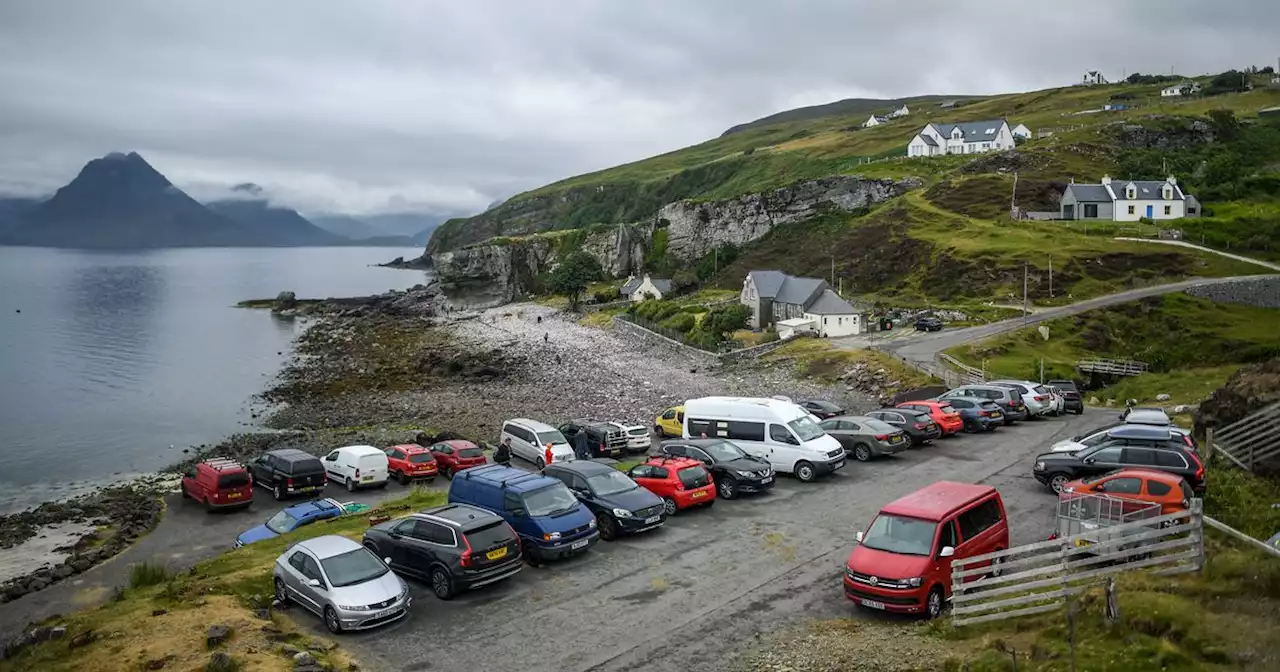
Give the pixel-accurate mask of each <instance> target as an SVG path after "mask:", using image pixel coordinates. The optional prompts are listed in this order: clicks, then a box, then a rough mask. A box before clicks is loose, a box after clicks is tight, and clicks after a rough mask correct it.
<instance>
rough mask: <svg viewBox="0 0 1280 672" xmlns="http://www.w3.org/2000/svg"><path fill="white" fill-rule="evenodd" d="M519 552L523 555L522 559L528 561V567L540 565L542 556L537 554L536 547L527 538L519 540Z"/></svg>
mask: <svg viewBox="0 0 1280 672" xmlns="http://www.w3.org/2000/svg"><path fill="white" fill-rule="evenodd" d="M520 552H521V555H523V556H524V561H525V562H527V563H529V566H530V567H538V566H540V565H542V556H540V555H538V549H537V548H535V547H534V545H533V544H532V543H531V542H529V541H528V540H526V539H521V540H520Z"/></svg>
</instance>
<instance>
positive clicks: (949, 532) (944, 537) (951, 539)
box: [935, 520, 957, 553]
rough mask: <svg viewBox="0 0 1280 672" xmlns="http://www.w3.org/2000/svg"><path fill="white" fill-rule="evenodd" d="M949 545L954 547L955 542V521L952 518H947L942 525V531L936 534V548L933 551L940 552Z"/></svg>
mask: <svg viewBox="0 0 1280 672" xmlns="http://www.w3.org/2000/svg"><path fill="white" fill-rule="evenodd" d="M948 546H950V547H951V548H955V547H956V546H957V543H956V523H955V521H954V520H948V521H947V522H945V523H943V525H942V533H941V534H939V535H938V548H937V549H936V551H935V552H937V553H941V552H942V549H944V548H946V547H948Z"/></svg>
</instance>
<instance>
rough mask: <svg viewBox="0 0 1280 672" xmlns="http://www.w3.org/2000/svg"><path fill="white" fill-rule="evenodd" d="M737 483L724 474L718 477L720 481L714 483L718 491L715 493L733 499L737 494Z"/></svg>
mask: <svg viewBox="0 0 1280 672" xmlns="http://www.w3.org/2000/svg"><path fill="white" fill-rule="evenodd" d="M737 485H738V484H737V483H734V482H733V479H732V478H729V477H728V476H725V477H724V478H721V479H720V482H718V483H716V490H717V491H718V493H717V494H719V495H720V496H721V497H723V498H725V499H733V498H734V497H737V496H738V489H737Z"/></svg>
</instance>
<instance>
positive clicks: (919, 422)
mask: <svg viewBox="0 0 1280 672" xmlns="http://www.w3.org/2000/svg"><path fill="white" fill-rule="evenodd" d="M867 417H868V418H875V419H876V420H883V421H884V422H887V423H889V424H891V425H893V426H894V427H897V428H898V429H901V430H902V431H904V432H906V433H907V436H909V437H911V445H913V446H923V445H925V444H927V443H930V442H932V441H933V440H934V439H939V438H942V428H940V427H938V423H936V422H934V421H933V418H931V417H929V414H928V413H921V412H919V411H908V410H906V409H903V408H882V409H880V410H878V411H871V412H870V413H868V414H867Z"/></svg>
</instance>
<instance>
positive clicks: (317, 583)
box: [307, 579, 322, 588]
mask: <svg viewBox="0 0 1280 672" xmlns="http://www.w3.org/2000/svg"><path fill="white" fill-rule="evenodd" d="M307 585H308V586H311V587H312V588H321V587H322V586H321V585H320V579H307Z"/></svg>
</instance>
